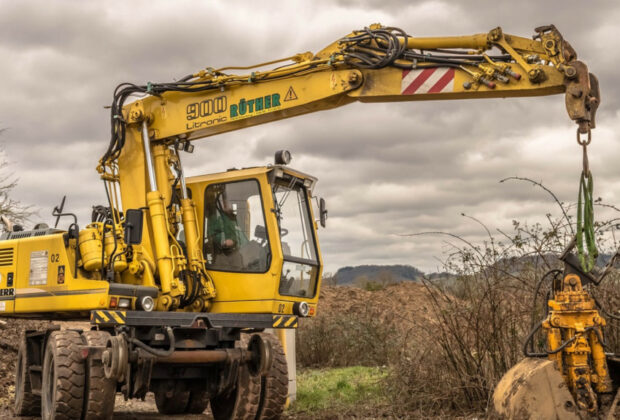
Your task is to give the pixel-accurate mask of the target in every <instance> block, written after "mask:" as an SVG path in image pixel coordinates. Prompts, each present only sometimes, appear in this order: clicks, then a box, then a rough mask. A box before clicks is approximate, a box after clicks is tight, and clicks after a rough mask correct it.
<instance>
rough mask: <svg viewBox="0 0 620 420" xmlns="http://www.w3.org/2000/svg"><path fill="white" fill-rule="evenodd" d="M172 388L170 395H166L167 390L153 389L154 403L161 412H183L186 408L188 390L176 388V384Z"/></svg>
mask: <svg viewBox="0 0 620 420" xmlns="http://www.w3.org/2000/svg"><path fill="white" fill-rule="evenodd" d="M173 389H174V391H173V392H172V393H171V395H168V392H167V391H164V390H156V391H155V405H156V406H157V411H159V412H160V413H161V414H170V415H172V414H183V413H185V410H186V409H187V403H188V402H189V394H190V392H189V391H187V390H178V389H176V386H175V387H174V388H173Z"/></svg>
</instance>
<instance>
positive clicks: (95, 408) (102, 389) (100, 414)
mask: <svg viewBox="0 0 620 420" xmlns="http://www.w3.org/2000/svg"><path fill="white" fill-rule="evenodd" d="M109 337H110V334H109V333H107V332H106V331H86V332H84V333H83V334H82V338H83V341H84V344H87V345H89V346H101V347H105V345H106V343H107V341H108V338H109ZM85 368H86V381H85V383H84V409H83V417H82V418H83V419H84V420H110V419H111V418H112V416H113V415H114V400H115V398H116V381H114V380H112V379H107V378H106V377H105V373H104V371H103V364H102V363H101V360H93V358H92V357H89V358H88V359H86V363H85Z"/></svg>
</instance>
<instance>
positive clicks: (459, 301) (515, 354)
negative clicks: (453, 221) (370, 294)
mask: <svg viewBox="0 0 620 420" xmlns="http://www.w3.org/2000/svg"><path fill="white" fill-rule="evenodd" d="M535 184H536V185H538V186H540V187H542V188H544V187H543V186H542V185H540V184H538V183H535ZM545 190H546V189H545ZM547 191H548V190H547ZM548 192H549V191H548ZM554 198H555V196H554ZM556 202H557V204H558V205H559V207H560V209H561V214H560V216H557V217H553V216H552V215H551V214H548V215H547V222H546V223H545V224H539V223H537V224H533V225H530V224H522V223H519V222H517V221H514V222H513V231H512V232H511V233H509V234H508V233H505V232H502V231H499V230H498V231H497V233H494V234H493V233H491V231H490V230H489V229H488V228H487V227H486V226H485V225H484V224H483V223H481V222H480V221H478V220H477V219H473V218H471V217H470V219H472V220H473V221H475V222H476V223H479V224H480V225H481V226H482V228H483V229H485V231H486V232H487V234H488V238H487V240H486V241H484V242H483V243H482V244H474V243H471V242H468V241H467V240H466V239H464V238H461V237H458V236H456V235H452V234H445V233H443V235H447V237H449V238H450V242H448V243H449V244H450V245H451V246H452V250H453V251H452V252H451V254H450V255H449V256H448V257H447V259H446V261H445V262H444V266H445V271H446V272H447V273H450V274H445V275H441V276H433V277H432V278H427V279H424V281H423V283H424V285H425V286H426V288H427V291H428V294H429V296H430V298H429V306H430V308H431V312H432V315H433V318H434V322H430V323H426V324H420V323H419V322H416V320H415V319H409V320H404V321H408V322H407V323H406V325H408V326H409V327H408V328H402V325H403V322H402V321H403V320H402V319H399V320H397V321H399V322H398V325H399V327H398V328H396V327H395V326H394V323H389V322H385V320H383V321H379V320H378V318H377V317H376V316H373V315H372V309H371V307H370V306H369V309H368V310H367V315H368V316H358V315H355V316H351V315H346V314H338V315H332V316H330V317H326V318H322V319H317V320H314V321H311V322H310V324H309V325H306V326H304V328H302V329H301V330H300V331H299V334H298V347H297V349H298V360H299V363H300V365H302V366H313V367H316V366H320V367H332V366H351V365H360V364H361V365H383V364H386V363H387V364H389V365H390V366H391V368H392V369H391V370H392V374H391V375H390V376H389V378H388V381H387V383H386V390H387V392H388V393H389V394H390V396H391V398H393V400H394V402H395V403H394V414H395V415H397V416H399V415H402V416H408V415H410V414H411V413H416V416H422V417H425V416H432V417H437V416H442V415H448V416H450V415H453V414H455V413H459V414H465V413H483V412H484V411H485V410H486V408H487V406H488V403H489V400H490V397H491V395H492V392H493V389H494V387H495V385H496V384H497V382H498V381H499V379H500V378H501V377H502V376H503V375H504V373H505V372H506V371H507V370H508V369H510V367H512V366H513V365H514V364H516V363H517V362H518V361H519V360H521V359H522V358H523V351H522V349H523V342H524V339H525V338H526V337H527V335H528V333H529V332H530V330H531V328H532V326H533V325H534V323H536V322H539V321H540V320H542V319H543V318H545V307H546V300H547V298H548V296H549V292H550V289H551V281H550V280H551V278H552V277H553V276H552V275H549V276H547V278H546V280H545V281H544V282H542V283H541V284H540V287H539V282H540V281H541V279H542V278H543V276H544V275H545V274H546V273H548V272H550V271H552V270H561V269H562V267H563V265H562V262H561V261H559V260H558V258H557V256H558V255H560V254H561V253H562V251H563V250H564V248H565V246H566V245H567V244H568V243H569V242H570V241H571V239H572V238H573V237H574V223H573V220H572V218H571V217H570V216H569V215H568V210H569V209H567V208H566V206H565V205H564V204H563V203H560V202H559V201H558V200H557V199H556ZM597 204H598V205H599V206H602V207H608V208H611V209H612V210H613V211H619V212H620V210H618V209H616V208H614V207H611V206H606V205H604V204H602V203H600V201H599V202H597ZM463 216H465V215H463ZM465 217H469V216H465ZM617 220H618V219H617V218H616V217H613V216H612V217H610V218H609V219H608V221H605V222H599V223H597V224H596V230H597V240H598V243H599V244H598V245H599V249H600V250H602V252H606V253H607V255H608V256H609V255H610V253H614V252H615V250H616V249H618V242H617V241H616V240H615V236H614V229H615V228H617V225H616V223H617ZM435 233H437V232H435ZM600 263H601V261H599V265H600ZM552 274H553V272H552ZM559 275H560V277H561V273H560V274H559ZM586 289H587V290H589V291H590V292H591V293H592V294H593V295H594V296H596V299H597V300H598V302H599V303H600V305H601V306H602V308H605V309H604V312H603V315H604V316H605V317H606V319H607V323H608V326H607V327H606V328H605V330H604V334H605V337H606V342H607V343H606V344H607V351H608V352H620V329H619V327H620V325H619V324H620V322H618V320H619V319H620V318H618V315H619V312H618V310H617V309H620V275H618V273H617V272H616V271H612V273H611V274H610V275H609V276H607V277H606V278H605V280H604V282H603V283H602V284H601V285H600V286H598V287H594V286H593V285H589V286H587V287H586ZM375 293H379V292H375ZM611 308H615V309H614V311H615V312H613V313H611V314H610V313H609V312H612V311H611ZM534 343H535V351H537V352H540V351H542V350H543V348H544V347H543V346H544V337H543V335H542V334H541V333H538V334H537V335H535V336H534Z"/></svg>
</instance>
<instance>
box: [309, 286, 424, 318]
mask: <svg viewBox="0 0 620 420" xmlns="http://www.w3.org/2000/svg"><path fill="white" fill-rule="evenodd" d="M431 299H432V297H431V294H430V293H429V291H428V289H427V288H426V286H424V285H423V284H421V283H417V282H402V283H397V284H392V285H389V286H387V287H385V288H383V289H381V290H377V291H372V292H371V291H368V290H364V289H360V288H357V287H350V286H323V287H322V288H321V295H320V298H319V303H318V308H317V318H323V317H331V316H335V315H339V314H366V313H368V312H369V311H371V312H373V313H374V314H376V315H377V316H379V317H380V318H381V319H384V320H387V319H394V320H395V321H400V322H401V324H402V326H403V328H410V327H412V326H420V325H429V324H432V323H434V322H435V321H434V320H435V316H434V313H433V310H432V305H431V303H430V301H431Z"/></svg>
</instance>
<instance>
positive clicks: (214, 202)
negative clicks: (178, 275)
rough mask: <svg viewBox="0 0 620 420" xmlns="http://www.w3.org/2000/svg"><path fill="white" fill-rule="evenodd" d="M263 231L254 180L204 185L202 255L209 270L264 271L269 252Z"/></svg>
mask: <svg viewBox="0 0 620 420" xmlns="http://www.w3.org/2000/svg"><path fill="white" fill-rule="evenodd" d="M253 222H254V223H253ZM265 232H266V229H265V223H264V215H263V210H262V203H261V199H260V191H259V189H258V185H257V184H256V183H255V182H253V181H242V182H231V183H225V184H214V185H210V186H209V187H207V189H206V191H205V236H204V238H205V243H204V254H205V259H206V261H207V266H208V267H209V269H212V270H220V271H232V272H254V273H264V272H266V271H267V269H268V267H269V263H270V259H271V253H270V250H269V242H268V240H267V237H266V233H265Z"/></svg>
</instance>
